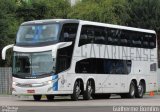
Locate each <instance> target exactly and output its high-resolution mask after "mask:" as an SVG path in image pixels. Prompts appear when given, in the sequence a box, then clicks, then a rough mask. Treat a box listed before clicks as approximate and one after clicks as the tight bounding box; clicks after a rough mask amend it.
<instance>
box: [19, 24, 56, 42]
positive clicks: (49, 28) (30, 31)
mask: <svg viewBox="0 0 160 112" xmlns="http://www.w3.org/2000/svg"><path fill="white" fill-rule="evenodd" d="M58 33H59V24H45V25H25V26H23V25H22V26H20V28H19V31H18V33H17V40H16V43H27V44H34V43H40V42H48V41H57V40H58Z"/></svg>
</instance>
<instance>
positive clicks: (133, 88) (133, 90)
mask: <svg viewBox="0 0 160 112" xmlns="http://www.w3.org/2000/svg"><path fill="white" fill-rule="evenodd" d="M135 93H136V86H135V84H134V82H133V81H132V82H131V84H130V89H129V93H127V95H126V96H127V98H135Z"/></svg>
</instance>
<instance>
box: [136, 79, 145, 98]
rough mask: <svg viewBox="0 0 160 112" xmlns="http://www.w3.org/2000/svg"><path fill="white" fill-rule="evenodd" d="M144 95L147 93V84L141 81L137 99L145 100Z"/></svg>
mask: <svg viewBox="0 0 160 112" xmlns="http://www.w3.org/2000/svg"><path fill="white" fill-rule="evenodd" d="M144 93H145V84H144V83H143V82H141V81H140V83H139V85H138V87H137V91H136V94H135V97H136V98H143V95H144Z"/></svg>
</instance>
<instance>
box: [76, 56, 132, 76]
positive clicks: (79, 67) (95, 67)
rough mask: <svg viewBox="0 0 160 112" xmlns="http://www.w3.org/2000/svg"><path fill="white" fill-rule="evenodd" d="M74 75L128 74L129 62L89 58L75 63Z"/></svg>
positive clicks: (129, 69)
mask: <svg viewBox="0 0 160 112" xmlns="http://www.w3.org/2000/svg"><path fill="white" fill-rule="evenodd" d="M75 72H76V73H92V74H93V73H94V74H129V73H130V72H131V61H130V60H117V59H100V58H89V59H84V60H81V61H78V62H77V63H76V69H75Z"/></svg>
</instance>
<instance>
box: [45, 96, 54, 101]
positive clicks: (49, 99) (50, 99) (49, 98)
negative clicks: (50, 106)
mask: <svg viewBox="0 0 160 112" xmlns="http://www.w3.org/2000/svg"><path fill="white" fill-rule="evenodd" d="M46 98H47V100H48V101H53V100H54V95H46Z"/></svg>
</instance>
